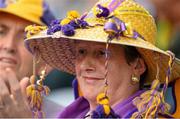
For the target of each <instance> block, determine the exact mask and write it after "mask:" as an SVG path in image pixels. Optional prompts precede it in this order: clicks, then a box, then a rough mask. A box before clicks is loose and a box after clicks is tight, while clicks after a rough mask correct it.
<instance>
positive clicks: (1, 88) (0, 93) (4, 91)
mask: <svg viewBox="0 0 180 119" xmlns="http://www.w3.org/2000/svg"><path fill="white" fill-rule="evenodd" d="M5 80H7V79H6V78H5V75H4V74H3V73H2V72H1V73H0V97H1V103H3V104H7V105H9V104H12V100H11V98H10V96H9V95H10V92H9V89H8V86H7V85H6V83H5Z"/></svg>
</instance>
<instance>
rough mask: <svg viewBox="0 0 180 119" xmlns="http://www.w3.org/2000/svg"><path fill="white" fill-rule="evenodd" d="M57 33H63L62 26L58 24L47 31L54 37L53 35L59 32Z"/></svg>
mask: <svg viewBox="0 0 180 119" xmlns="http://www.w3.org/2000/svg"><path fill="white" fill-rule="evenodd" d="M57 31H61V26H60V25H58V24H56V25H54V26H52V27H49V29H48V30H47V34H48V35H52V34H53V33H55V32H57Z"/></svg>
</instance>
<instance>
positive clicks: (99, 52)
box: [97, 50, 106, 57]
mask: <svg viewBox="0 0 180 119" xmlns="http://www.w3.org/2000/svg"><path fill="white" fill-rule="evenodd" d="M105 54H106V53H105V51H104V50H99V51H97V56H103V57H104V56H105Z"/></svg>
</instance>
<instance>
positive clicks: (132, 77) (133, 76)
mask: <svg viewBox="0 0 180 119" xmlns="http://www.w3.org/2000/svg"><path fill="white" fill-rule="evenodd" d="M131 80H132V82H133V83H138V82H139V81H140V79H139V78H138V77H137V76H135V75H134V74H133V75H132V76H131Z"/></svg>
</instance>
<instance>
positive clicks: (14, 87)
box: [6, 68, 22, 101]
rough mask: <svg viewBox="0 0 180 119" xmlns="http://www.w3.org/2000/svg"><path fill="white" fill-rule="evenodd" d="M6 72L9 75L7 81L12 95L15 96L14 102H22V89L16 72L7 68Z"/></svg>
mask: <svg viewBox="0 0 180 119" xmlns="http://www.w3.org/2000/svg"><path fill="white" fill-rule="evenodd" d="M6 72H7V74H8V77H7V81H8V83H9V87H10V93H11V94H12V95H13V98H14V100H16V101H21V99H22V93H21V88H20V84H19V81H18V79H17V76H16V74H15V72H14V71H13V70H12V69H10V68H6Z"/></svg>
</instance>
